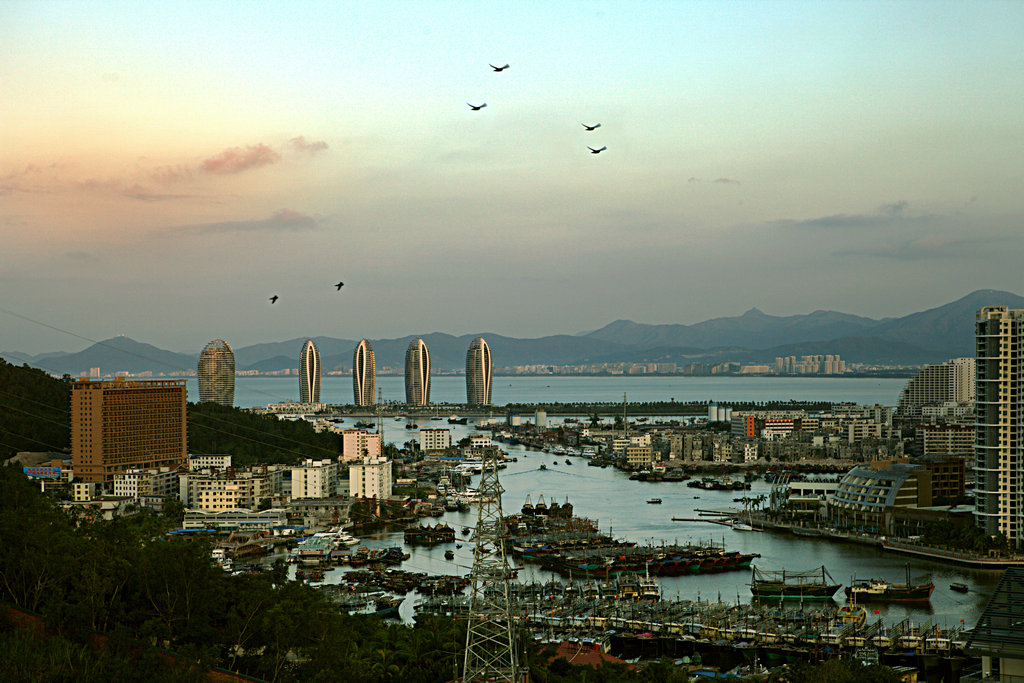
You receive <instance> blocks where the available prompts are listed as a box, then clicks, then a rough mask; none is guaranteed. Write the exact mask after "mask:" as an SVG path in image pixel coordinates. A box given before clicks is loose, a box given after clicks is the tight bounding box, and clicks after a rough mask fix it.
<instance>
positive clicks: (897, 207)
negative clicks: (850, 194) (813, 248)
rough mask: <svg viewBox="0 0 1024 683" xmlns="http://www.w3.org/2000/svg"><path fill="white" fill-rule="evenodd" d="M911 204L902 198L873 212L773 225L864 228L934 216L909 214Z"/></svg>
mask: <svg viewBox="0 0 1024 683" xmlns="http://www.w3.org/2000/svg"><path fill="white" fill-rule="evenodd" d="M909 206H910V204H909V203H908V202H906V201H905V200H901V201H898V202H894V203H892V204H883V205H882V206H880V207H879V208H878V209H877V210H876V211H875V212H873V213H852V214H851V213H836V214H832V215H830V216H819V217H817V218H807V219H803V220H795V219H782V220H777V221H772V222H771V225H776V226H779V227H786V228H862V227H874V226H880V225H886V226H891V225H892V224H893V222H894V221H921V220H924V219H927V218H932V216H917V217H915V216H910V215H908V213H907V209H908V208H909Z"/></svg>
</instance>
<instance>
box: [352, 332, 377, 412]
mask: <svg viewBox="0 0 1024 683" xmlns="http://www.w3.org/2000/svg"><path fill="white" fill-rule="evenodd" d="M376 384H377V364H376V363H375V362H374V360H373V346H372V345H370V340H369V339H364V340H362V341H361V342H359V345H358V346H357V347H356V350H355V352H354V353H353V354H352V393H353V403H354V404H355V405H357V406H372V405H375V400H374V393H375V392H376Z"/></svg>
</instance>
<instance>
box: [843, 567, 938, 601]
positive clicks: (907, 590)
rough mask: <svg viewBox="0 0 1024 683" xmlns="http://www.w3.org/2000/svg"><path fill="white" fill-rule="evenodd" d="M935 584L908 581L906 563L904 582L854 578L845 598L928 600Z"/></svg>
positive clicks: (908, 575)
mask: <svg viewBox="0 0 1024 683" xmlns="http://www.w3.org/2000/svg"><path fill="white" fill-rule="evenodd" d="M934 590H935V584H934V583H932V582H931V581H929V582H928V583H919V584H913V583H910V565H907V580H906V582H905V583H890V582H888V581H886V580H885V579H868V580H858V579H854V580H853V583H852V585H850V586H849V587H848V588H847V589H846V591H845V592H846V597H847V599H856V600H857V601H859V602H920V603H924V602H928V601H929V600H930V599H931V596H932V591H934Z"/></svg>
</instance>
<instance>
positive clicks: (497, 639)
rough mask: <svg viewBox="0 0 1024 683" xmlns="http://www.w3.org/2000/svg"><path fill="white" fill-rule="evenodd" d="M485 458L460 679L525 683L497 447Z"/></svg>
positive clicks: (465, 681)
mask: <svg viewBox="0 0 1024 683" xmlns="http://www.w3.org/2000/svg"><path fill="white" fill-rule="evenodd" d="M482 461H483V469H482V470H481V472H480V486H479V491H480V498H479V501H480V502H479V505H480V510H479V512H480V514H479V517H478V518H477V522H476V533H475V535H474V541H475V545H474V547H473V570H472V571H471V572H470V574H469V577H470V594H469V627H468V628H467V629H466V657H465V662H464V665H463V668H462V683H483V682H484V681H487V682H491V681H495V682H496V681H507V682H508V683H524V682H525V681H526V680H527V677H526V672H524V671H523V670H522V669H521V668H520V664H519V659H518V651H517V649H516V627H515V622H514V621H513V619H512V596H511V591H510V590H509V582H510V581H511V578H512V572H511V570H510V569H509V565H508V557H507V556H506V555H505V535H506V533H505V518H504V517H503V516H502V513H501V494H502V492H503V491H504V489H502V488H501V484H500V483H498V455H497V449H491V448H485V449H484V455H483V458H482Z"/></svg>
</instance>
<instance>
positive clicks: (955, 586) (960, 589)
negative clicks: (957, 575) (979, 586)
mask: <svg viewBox="0 0 1024 683" xmlns="http://www.w3.org/2000/svg"><path fill="white" fill-rule="evenodd" d="M949 590H951V591H956V592H957V593H966V592H967V591H968V590H970V589H969V588H968V587H967V584H966V583H951V584H949Z"/></svg>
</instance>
